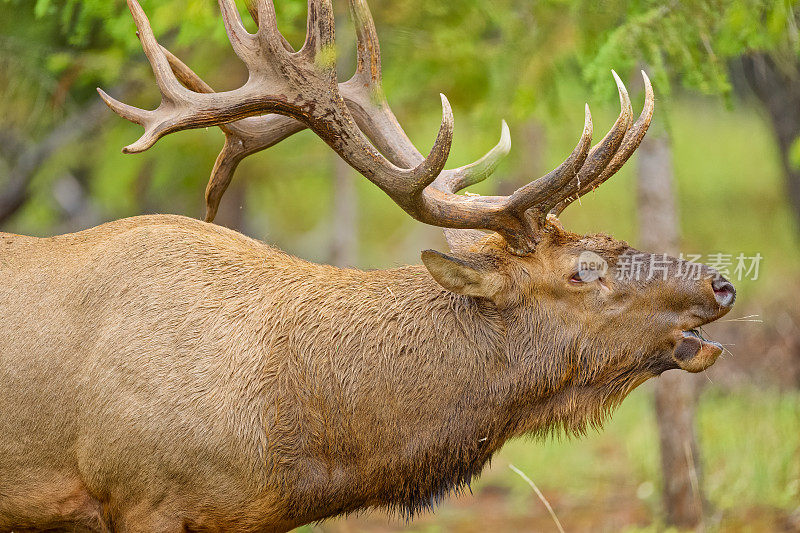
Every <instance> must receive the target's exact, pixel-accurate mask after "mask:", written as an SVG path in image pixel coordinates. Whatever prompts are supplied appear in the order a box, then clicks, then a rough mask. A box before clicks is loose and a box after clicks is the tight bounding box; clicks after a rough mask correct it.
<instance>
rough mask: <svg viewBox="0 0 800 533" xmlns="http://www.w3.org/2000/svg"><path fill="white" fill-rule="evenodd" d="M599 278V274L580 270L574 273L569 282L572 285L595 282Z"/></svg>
mask: <svg viewBox="0 0 800 533" xmlns="http://www.w3.org/2000/svg"><path fill="white" fill-rule="evenodd" d="M599 277H600V274H599V273H598V272H597V271H596V270H591V269H586V268H582V269H580V270H578V271H577V272H575V273H574V274H573V275H572V277H571V278H569V280H570V281H571V282H572V283H589V282H590V281H595V280H596V279H598V278H599Z"/></svg>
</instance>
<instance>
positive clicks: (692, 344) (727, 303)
mask: <svg viewBox="0 0 800 533" xmlns="http://www.w3.org/2000/svg"><path fill="white" fill-rule="evenodd" d="M705 282H707V283H709V284H710V286H711V292H712V293H713V295H714V300H713V302H709V304H708V316H709V319H706V320H704V321H703V322H702V323H701V324H698V325H697V326H695V327H694V328H692V329H689V330H685V331H681V337H680V338H679V339H678V342H677V344H676V345H675V349H674V350H673V352H672V357H673V358H674V359H675V362H676V363H677V364H678V366H679V367H680V368H682V369H683V370H686V371H687V372H701V371H703V370H705V369H707V368H708V367H710V366H711V365H713V364H714V362H715V361H716V360H717V357H719V356H720V354H721V353H722V345H721V344H720V343H718V342H715V341H712V340H708V339H706V338H705V337H703V335H702V333H701V332H700V331H699V330H698V329H697V328H699V327H700V326H702V325H703V324H707V323H709V322H713V321H714V320H717V319H719V318H721V317H723V316H724V315H725V314H727V313H728V311H730V310H731V308H732V307H733V304H734V302H735V301H736V289H735V288H734V287H733V284H732V283H731V282H730V281H728V280H727V279H725V278H724V277H722V276H720V275H719V274H716V275H715V276H714V277H713V278H710V279H708V280H705Z"/></svg>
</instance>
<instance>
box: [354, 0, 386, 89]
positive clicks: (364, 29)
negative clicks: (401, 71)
mask: <svg viewBox="0 0 800 533" xmlns="http://www.w3.org/2000/svg"><path fill="white" fill-rule="evenodd" d="M350 12H351V13H352V15H353V22H354V23H355V28H356V38H357V44H356V75H359V74H360V75H368V76H369V78H368V80H369V82H371V83H372V84H374V85H376V86H380V83H381V81H382V80H381V78H382V71H381V44H380V41H379V40H378V31H377V30H376V29H375V21H374V20H373V19H372V14H371V13H370V11H369V6H368V5H367V2H366V0H350Z"/></svg>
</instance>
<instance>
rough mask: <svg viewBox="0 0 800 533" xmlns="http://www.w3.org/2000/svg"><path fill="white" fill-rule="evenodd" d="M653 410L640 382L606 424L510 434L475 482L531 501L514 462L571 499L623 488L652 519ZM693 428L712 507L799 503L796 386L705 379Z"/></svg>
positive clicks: (655, 493) (655, 488) (657, 483)
mask: <svg viewBox="0 0 800 533" xmlns="http://www.w3.org/2000/svg"><path fill="white" fill-rule="evenodd" d="M653 413H654V411H653V407H652V401H651V394H650V392H649V390H647V388H644V389H641V390H639V391H636V392H635V393H634V394H632V395H631V397H629V398H628V399H627V400H626V401H625V402H624V403H623V405H622V406H621V407H620V409H619V410H618V411H617V413H616V414H615V415H614V417H613V418H612V420H611V421H610V423H608V425H607V426H606V428H605V429H604V430H603V431H601V432H599V433H596V434H593V435H589V436H588V437H587V438H583V439H571V440H562V441H549V442H544V443H538V442H530V441H524V440H519V441H516V442H512V443H510V444H509V445H507V446H506V447H505V448H504V449H503V450H502V451H501V453H500V454H499V456H498V457H497V458H496V460H495V462H494V467H493V468H492V470H491V471H490V472H489V473H488V474H487V475H486V476H484V479H482V481H481V483H480V484H478V486H477V487H476V488H477V490H481V489H482V488H484V487H486V486H490V485H498V484H499V485H502V486H507V487H509V488H510V490H511V492H510V495H511V498H512V499H513V500H514V501H515V502H516V504H517V505H518V506H525V505H530V502H531V498H530V495H529V492H530V489H529V487H528V486H527V485H525V484H524V483H523V482H522V480H521V479H519V478H518V477H517V476H516V475H514V474H513V473H511V472H510V471H508V466H507V465H508V464H509V463H513V464H514V465H516V466H517V467H518V468H520V469H522V470H523V471H524V472H526V473H527V474H528V475H529V476H530V477H531V478H532V479H533V480H534V481H535V482H536V483H537V485H538V486H539V488H540V489H541V490H543V491H544V492H545V494H548V493H551V494H555V495H558V496H559V497H561V498H566V499H568V500H572V502H571V503H570V504H569V506H570V507H574V506H575V505H576V501H577V502H578V504H580V503H581V502H584V503H588V502H591V501H602V500H603V499H605V498H606V497H607V495H608V493H613V492H618V491H620V490H622V491H623V492H631V493H636V494H637V497H638V498H640V499H641V500H643V503H645V505H646V506H647V508H648V509H650V511H651V513H652V518H653V520H654V521H657V520H658V513H659V505H660V497H661V496H660V487H661V480H660V472H659V456H658V438H657V433H656V431H657V430H656V426H655V419H654V415H653ZM697 429H698V435H699V440H700V448H701V450H702V469H703V476H702V485H703V490H704V493H705V496H706V497H707V498H708V499H709V501H710V502H711V507H712V509H714V510H715V511H717V512H722V513H723V516H728V515H732V516H736V515H737V514H740V513H742V512H743V511H744V510H746V509H747V508H761V507H772V508H777V509H781V510H784V511H786V512H787V514H788V512H791V511H793V510H794V509H796V508H797V507H798V506H800V392H797V391H795V392H778V391H774V390H756V389H745V390H741V391H737V392H735V393H731V392H724V391H722V390H718V389H713V388H710V389H709V390H707V391H706V392H705V393H704V394H703V395H702V397H701V399H700V403H699V410H698V417H697ZM520 510H521V509H520ZM556 512H558V509H556ZM560 517H561V518H562V519H566V518H567V517H568V515H567V516H561V515H560Z"/></svg>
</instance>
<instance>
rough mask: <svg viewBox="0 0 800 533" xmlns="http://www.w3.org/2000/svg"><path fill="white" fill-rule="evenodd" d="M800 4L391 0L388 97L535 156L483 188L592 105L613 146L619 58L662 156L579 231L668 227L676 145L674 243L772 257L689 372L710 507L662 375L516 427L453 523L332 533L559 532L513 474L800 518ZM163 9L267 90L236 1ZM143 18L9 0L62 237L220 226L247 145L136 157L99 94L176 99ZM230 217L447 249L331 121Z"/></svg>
mask: <svg viewBox="0 0 800 533" xmlns="http://www.w3.org/2000/svg"><path fill="white" fill-rule="evenodd" d="M276 4H277V5H276V8H277V11H278V17H279V22H280V27H281V30H282V31H283V33H284V34H285V35H286V37H287V38H288V39H289V41H290V42H291V43H293V44H294V45H296V46H297V45H299V44H300V43H301V42H302V39H303V37H304V31H305V29H304V28H305V16H306V7H305V2H304V1H303V0H277V1H276ZM334 4H335V5H336V8H337V12H338V13H339V15H340V16H339V17H338V18H337V24H338V25H337V37H338V39H337V46H338V64H339V70H340V75H341V78H342V79H346V78H348V77H349V76H350V74H351V72H352V69H353V68H354V63H355V53H354V41H355V37H354V33H353V30H352V25H351V22H350V21H349V18H348V16H347V7H346V2H344V1H339V2H334ZM797 4H798V3H797V2H794V1H789V0H786V1H780V0H779V1H759V0H743V1H737V2H734V1H722V0H719V1H711V0H705V1H697V2H693V1H687V2H678V1H672V0H669V1H666V2H664V1H654V0H629V1H623V0H604V1H602V2H601V1H598V0H594V1H589V0H542V1H537V2H533V1H531V0H481V1H474V0H449V1H447V2H426V1H422V0H403V1H402V2H400V1H397V0H392V1H390V0H372V1H371V2H370V5H371V8H372V11H373V15H374V17H375V21H376V24H377V27H378V33H379V35H380V37H381V45H382V51H383V60H384V61H383V64H384V89H385V91H386V93H387V96H388V98H389V101H390V103H391V105H392V108H393V110H394V111H395V114H396V115H397V116H398V118H399V120H400V122H401V124H403V125H404V127H405V129H406V131H407V133H408V134H409V136H410V138H411V139H412V140H413V141H414V142H415V144H416V145H417V147H418V148H419V149H420V150H421V151H422V152H423V153H426V152H427V150H428V148H429V147H430V146H431V144H432V142H433V139H434V137H435V134H436V130H437V128H438V125H439V120H440V117H441V111H440V107H439V98H438V96H437V93H438V92H443V93H445V94H446V95H447V96H448V98H449V99H450V101H451V103H452V104H453V108H454V113H455V117H456V136H455V142H454V145H453V151H452V154H451V157H450V161H449V164H448V166H449V167H454V166H458V165H462V164H464V163H467V162H469V161H472V160H474V159H476V158H477V157H479V156H480V155H481V154H483V153H484V152H485V151H486V150H487V149H488V148H490V147H491V146H492V145H493V144H494V143H495V142H496V140H497V138H498V136H499V130H500V119H502V118H505V119H506V120H507V121H508V123H509V125H510V126H511V131H512V140H513V148H512V151H511V154H510V155H509V156H508V157H507V159H506V160H505V161H504V162H503V163H502V165H501V166H500V167H499V169H498V170H497V172H496V173H495V176H494V177H493V178H490V179H489V180H488V182H487V183H484V184H481V185H479V186H477V187H475V191H476V192H481V193H489V192H497V193H501V194H507V193H509V192H510V191H513V190H514V189H515V188H516V187H518V186H519V185H521V184H522V183H525V182H527V181H529V180H530V179H531V178H533V177H536V176H539V175H542V174H544V173H545V172H547V171H548V170H549V169H551V168H552V167H554V166H555V165H557V164H558V163H559V162H560V161H561V160H562V159H563V158H564V157H565V156H566V155H567V154H568V153H569V151H570V150H571V149H572V147H573V145H574V143H575V141H576V140H577V138H578V136H579V134H580V130H581V126H582V121H583V103H584V102H585V101H589V103H590V104H591V106H592V111H593V115H594V123H595V132H596V133H595V135H596V138H599V137H600V135H601V134H602V133H601V132H604V131H605V130H606V129H607V128H608V127H610V125H611V123H612V122H613V120H614V117H615V116H616V114H617V113H618V109H617V105H618V104H617V103H616V98H617V97H616V89H615V85H614V83H613V80H612V78H611V74H610V69H611V68H614V69H616V71H617V72H618V73H619V74H620V76H621V77H622V78H623V80H624V81H625V82H626V84H628V87H629V90H630V92H631V96H632V97H633V99H634V105H635V108H636V109H639V108H640V106H641V102H642V98H643V97H642V95H641V81H640V76H639V74H638V70H639V69H641V68H644V69H646V70H647V71H648V73H649V74H650V77H651V78H652V80H653V84H654V87H655V91H656V96H657V102H656V115H655V120H654V124H653V127H652V128H651V133H650V134H649V137H650V140H649V141H648V143H647V144H645V145H644V146H643V147H642V149H641V150H640V152H644V155H642V154H640V155H639V156H638V159H637V156H634V158H632V160H631V161H630V162H629V163H628V165H627V167H626V168H624V169H623V170H622V171H621V172H620V173H619V175H617V176H615V177H614V178H613V179H611V180H610V181H609V182H608V183H607V184H606V185H604V186H603V187H602V188H600V189H599V190H598V191H596V192H595V193H592V194H590V195H588V196H587V197H585V198H584V199H583V200H582V202H581V203H580V204H578V203H576V204H574V205H573V206H572V207H571V208H570V209H568V210H567V211H566V212H565V213H564V215H563V217H562V221H563V222H564V224H565V225H566V226H567V227H568V228H569V229H572V230H574V231H579V232H597V231H601V232H606V233H610V234H612V235H614V236H616V237H618V238H621V239H625V240H628V241H629V242H631V243H633V244H637V243H641V242H642V240H643V239H644V240H645V241H647V239H646V238H645V237H644V235H645V230H646V227H647V221H648V220H649V218H648V217H649V216H650V215H649V214H648V212H647V211H642V210H641V209H639V210H637V207H638V206H641V205H642V204H643V201H644V200H646V198H644V196H646V191H643V187H642V184H643V183H645V180H646V179H647V175H649V174H648V168H649V167H648V166H647V165H648V164H651V165H652V161H653V158H654V157H655V158H656V160H657V161H658V162H659V163H658V164H657V168H660V169H661V170H665V169H666V170H665V171H664V172H662V174H663V175H664V179H665V180H666V181H665V182H664V183H665V184H666V189H665V190H666V192H665V193H664V194H666V195H667V196H666V197H664V198H662V200H663V201H660V202H659V203H660V204H663V205H667V206H669V205H671V203H670V202H671V196H672V195H673V194H674V198H675V206H676V209H675V211H674V215H675V220H674V222H672V223H670V224H671V226H672V227H671V229H669V230H668V231H667V233H668V234H669V233H670V231H671V232H673V233H675V232H678V231H679V235H680V237H679V238H676V237H675V236H674V235H673V236H672V237H670V236H669V235H667V236H666V237H665V239H666V240H665V241H664V243H665V244H664V246H665V249H666V248H667V247H669V246H670V239H672V241H673V242H674V245H675V247H676V248H678V249H679V250H681V251H683V252H685V253H695V254H703V257H704V258H707V257H708V256H709V254H713V253H722V254H731V255H732V256H734V257H735V256H736V255H738V254H745V255H746V256H755V255H756V254H761V256H762V257H763V259H762V261H761V263H760V269H759V273H758V274H759V275H758V277H757V279H750V278H752V277H753V276H752V275H750V276H747V278H748V279H742V280H738V279H736V277H735V276H733V281H734V283H735V284H736V286H737V289H738V291H739V298H738V302H737V306H736V308H735V309H734V311H733V312H732V313H731V314H730V315H729V320H726V321H724V322H720V323H718V324H714V325H712V326H710V327H708V328H707V329H708V333H709V334H710V335H711V336H712V337H713V338H716V339H718V340H720V341H721V342H723V343H725V344H726V348H727V349H726V351H725V354H724V356H723V357H722V358H721V359H720V360H719V361H718V362H717V364H716V365H715V366H714V367H712V369H711V370H709V371H708V372H706V373H705V374H700V375H693V376H686V377H685V380H684V382H683V383H684V385H685V384H687V383H688V384H689V385H687V386H688V387H689V388H688V389H686V390H689V393H690V396H691V397H690V399H689V400H688V401H689V403H690V404H691V405H690V406H689V411H692V410H694V409H695V408H696V412H695V415H694V422H693V426H692V425H691V423H690V428H689V429H688V430H687V431H689V432H690V433H691V432H694V434H693V435H690V437H689V438H690V439H691V440H692V441H694V442H693V444H692V447H691V448H688V447H687V450H690V451H692V450H694V451H693V452H692V454H690V455H691V457H688V459H687V461H689V463H690V464H691V465H693V466H692V467H691V471H690V474H691V476H690V477H691V479H690V481H691V487H690V488H689V489H686V490H684V491H683V492H684V493H687V494H689V495H690V500H691V501H690V503H692V505H694V507H695V508H696V509H694V511H697V510H699V511H700V517H699V518H698V519H693V518H692V517H691V516H689V518H688V521H687V519H686V517H685V516H684V517H683V518H681V513H680V511H678V512H677V514H676V512H675V510H674V509H673V510H671V508H670V506H671V505H673V504H674V502H671V501H670V497H669V494H668V493H669V488H668V487H669V485H670V483H669V479H670V476H672V474H673V472H671V468H670V467H669V464H665V463H664V461H663V460H660V458H659V457H660V456H659V442H660V441H659V424H658V423H657V419H658V418H659V416H661V415H658V416H657V414H656V410H655V409H654V403H656V402H655V401H654V399H653V397H654V396H653V389H654V388H656V387H657V385H654V384H652V383H648V384H646V385H644V386H643V387H641V388H640V389H639V390H638V391H636V392H635V393H634V394H633V395H632V396H631V397H630V398H629V399H628V400H626V401H625V402H624V404H623V405H622V407H621V408H620V409H619V411H618V412H617V413H616V415H615V416H614V418H613V420H612V421H611V422H610V423H609V424H608V425H607V427H606V428H605V429H603V430H602V431H601V432H597V433H591V434H590V435H588V436H587V437H585V438H583V439H580V440H555V441H550V442H528V441H516V442H513V443H511V444H510V445H508V446H507V447H506V448H505V449H504V450H503V452H502V453H501V454H500V455H499V456H498V457H496V458H495V460H494V461H493V466H492V468H491V469H490V470H489V471H487V472H486V473H485V475H484V476H483V477H482V479H481V480H480V481H479V482H476V483H475V484H473V487H472V492H473V493H474V494H473V495H469V494H467V495H464V496H462V497H459V498H452V499H450V500H448V501H447V502H446V503H445V504H443V506H442V507H441V508H440V509H439V510H438V511H437V513H436V514H428V515H423V516H421V517H419V518H418V519H417V520H415V521H414V522H413V523H404V522H402V521H401V520H399V519H397V518H387V517H386V516H385V515H383V514H380V513H373V514H370V515H366V516H362V517H351V518H350V519H348V520H346V521H345V520H339V521H331V522H326V523H323V524H320V525H318V526H314V527H309V528H306V529H307V530H316V531H319V530H322V531H331V532H333V531H341V532H347V531H406V530H408V531H475V532H477V531H551V530H552V531H555V530H556V529H555V528H556V526H555V524H554V523H553V521H552V520H551V518H550V516H549V515H548V513H547V511H546V509H545V507H544V505H543V504H542V502H540V501H539V499H538V498H537V496H536V495H535V493H534V492H533V491H532V490H531V488H530V487H529V486H528V485H527V484H526V482H525V481H524V480H523V479H521V478H520V477H518V476H517V475H516V474H514V473H513V472H512V471H511V470H510V469H509V465H510V464H513V465H515V466H516V467H518V468H519V469H520V470H522V471H523V472H525V473H526V474H527V475H528V476H529V477H530V478H531V479H532V480H533V481H534V482H535V483H536V484H537V485H538V487H539V488H540V489H541V490H542V492H543V493H544V495H545V496H546V497H547V499H548V500H549V501H550V503H551V504H552V506H553V509H554V511H555V513H556V514H557V515H558V517H559V519H560V521H561V522H562V523H563V525H564V528H565V530H566V531H621V530H628V531H640V530H641V531H651V530H653V531H655V530H663V529H665V528H667V527H671V526H672V525H676V526H682V527H700V528H705V529H706V530H710V531H800V305H798V301H800V246H798V245H800V62H799V60H798V58H800V56H798V51H799V50H800V33H799V32H798V20H800V19H799V18H798V10H799V9H800V6H798V5H797ZM142 5H143V7H144V9H145V11H146V12H147V13H148V15H149V17H150V19H151V21H152V23H153V26H154V29H155V32H156V35H157V36H158V37H159V40H160V41H161V43H162V44H164V45H165V46H167V47H168V48H170V49H171V50H172V51H173V52H175V53H176V54H177V55H178V56H179V57H181V58H182V59H183V60H184V61H186V62H187V63H188V64H189V65H190V66H191V67H192V68H193V69H194V70H195V71H196V72H198V73H199V74H200V75H201V76H202V77H203V78H204V79H205V80H206V81H207V82H208V83H209V84H210V85H211V86H212V87H214V88H215V90H218V91H220V90H229V89H233V88H235V87H238V86H239V85H241V84H242V83H243V82H244V81H245V79H246V71H245V68H244V66H243V65H242V64H241V63H240V62H239V60H238V59H237V58H236V56H235V55H234V54H233V53H232V52H231V50H230V46H229V44H228V43H227V38H226V36H225V33H224V29H223V26H222V23H221V21H220V18H219V15H218V8H217V5H216V2H214V1H213V0H144V1H142ZM240 8H242V12H243V13H245V10H244V4H243V3H241V4H240ZM245 18H246V19H247V16H246V15H245ZM251 28H253V26H252V25H251ZM134 32H135V28H134V25H133V22H132V20H131V17H130V14H129V13H128V11H127V8H126V6H125V2H124V1H123V0H84V1H78V0H0V94H2V97H1V98H0V122H1V123H2V124H0V230H2V231H7V232H13V233H25V234H32V235H41V236H47V235H53V234H58V233H64V232H70V231H77V230H81V229H84V228H87V227H91V226H93V225H97V224H100V223H102V222H105V221H108V220H113V219H117V218H121V217H126V216H132V215H138V214H143V213H179V214H185V215H188V216H192V217H202V215H203V212H204V202H203V190H204V188H205V183H206V180H207V178H208V175H209V172H210V170H211V168H212V166H213V163H214V159H215V158H216V155H217V153H218V151H219V149H220V148H221V146H222V142H223V135H222V133H221V132H220V131H219V129H217V128H214V129H209V130H194V131H189V132H182V133H179V134H176V135H171V136H169V137H166V138H164V139H163V140H161V141H160V142H159V143H158V144H156V146H154V147H153V148H152V149H151V150H149V151H147V152H146V153H144V154H140V155H136V156H132V155H122V154H121V153H120V149H121V148H122V146H124V145H127V144H129V143H130V142H132V141H133V140H135V139H136V138H137V137H138V135H139V134H140V131H141V130H140V129H139V127H138V126H135V125H132V124H130V123H128V122H126V121H124V120H122V119H120V118H119V117H117V116H116V115H115V114H113V113H112V112H111V111H110V110H108V109H107V108H106V107H105V106H104V105H103V104H102V102H101V101H100V99H99V98H98V97H97V94H96V92H95V87H98V86H100V87H103V88H104V89H105V90H106V91H107V92H109V93H110V94H112V95H113V96H115V97H117V98H119V99H121V100H124V101H126V102H128V103H131V104H133V105H138V106H140V107H146V108H153V107H155V106H156V105H157V104H158V91H157V89H156V86H155V83H154V82H153V79H152V72H151V71H150V67H149V64H148V63H147V61H146V59H145V57H144V55H143V53H142V52H141V49H140V46H139V42H138V39H137V38H136V36H135V33H134ZM645 159H647V161H645ZM648 161H649V163H648ZM659 165H660V166H659ZM668 211H669V210H668ZM668 214H669V213H668ZM216 222H217V223H219V224H222V225H226V226H229V227H232V228H235V229H238V230H240V231H242V232H244V233H246V234H247V235H250V236H253V237H256V238H259V239H262V240H265V241H266V242H269V243H272V244H275V245H277V246H279V247H280V248H282V249H284V250H286V251H288V252H290V253H293V254H295V255H298V256H300V257H303V258H306V259H309V260H313V261H320V262H332V263H335V264H340V265H352V266H357V267H361V268H386V267H392V266H395V265H400V264H405V263H409V262H418V258H419V251H420V250H422V249H425V248H431V247H432V248H438V249H445V245H444V241H443V238H442V236H441V230H439V229H436V228H430V227H426V226H424V225H423V224H420V223H417V222H415V221H414V220H412V219H411V218H410V217H409V216H408V215H406V214H405V213H403V212H402V211H401V210H400V209H399V208H398V207H397V206H396V205H395V204H394V203H393V202H392V201H391V200H390V199H389V198H388V197H387V196H385V195H384V194H383V193H381V192H380V191H379V190H378V189H377V188H376V187H374V186H373V185H371V184H370V183H369V182H367V180H366V179H364V178H361V177H360V176H358V175H357V174H355V172H354V171H351V170H350V169H349V167H347V166H346V165H345V164H343V163H341V162H340V161H339V160H338V158H337V156H336V155H335V154H334V153H333V152H332V151H331V150H330V149H329V148H328V147H327V146H326V145H325V144H324V143H323V142H321V141H320V140H318V139H317V138H315V137H314V136H313V135H312V134H311V133H310V132H308V131H306V132H303V133H300V134H298V135H295V136H294V137H292V138H290V139H288V140H286V141H284V142H283V143H281V144H280V145H278V146H276V147H274V148H271V149H269V150H267V151H265V152H262V153H259V154H257V155H255V156H252V157H250V158H248V159H247V160H245V162H244V163H243V164H242V165H241V166H240V168H239V170H238V172H237V174H236V177H235V179H234V182H233V184H232V186H231V188H230V189H229V191H228V192H227V195H226V196H225V198H224V199H223V202H222V206H221V208H220V212H219V215H218V217H217V220H216ZM676 235H677V233H676ZM648 242H649V241H648ZM732 271H733V268H732V267H731V272H732ZM682 379H683V378H682ZM686 380H688V381H686ZM667 390H668V391H669V390H672V389H667ZM656 396H657V395H656ZM666 398H667V399H669V395H667V396H666ZM682 401H685V399H684V400H682ZM695 402H696V403H695ZM664 420H668V419H664ZM664 420H662V425H661V427H662V428H663V427H665V422H664ZM666 427H669V424H668V423H667V424H666ZM662 440H663V439H662ZM694 455H696V457H695V456H694ZM676 471H677V470H676ZM687 491H688V492H687ZM694 511H690V512H689V515H691V514H692V512H694ZM685 514H686V513H684V515H685ZM698 524H699V525H698Z"/></svg>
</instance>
